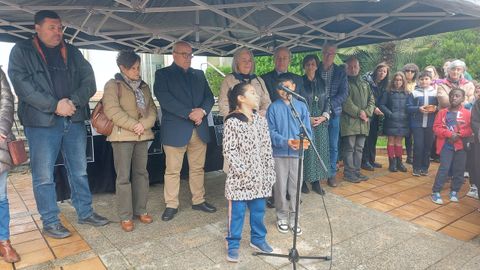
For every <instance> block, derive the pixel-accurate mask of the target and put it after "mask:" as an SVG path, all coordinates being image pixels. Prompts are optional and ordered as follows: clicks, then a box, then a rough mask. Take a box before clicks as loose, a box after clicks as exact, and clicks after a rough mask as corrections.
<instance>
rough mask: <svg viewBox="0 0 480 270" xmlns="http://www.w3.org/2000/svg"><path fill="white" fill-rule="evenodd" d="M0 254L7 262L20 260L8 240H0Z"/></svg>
mask: <svg viewBox="0 0 480 270" xmlns="http://www.w3.org/2000/svg"><path fill="white" fill-rule="evenodd" d="M0 255H1V256H2V257H3V260H4V261H6V262H7V263H16V262H18V261H20V256H18V253H17V251H16V250H15V249H14V248H13V247H12V245H11V244H10V240H5V241H0Z"/></svg>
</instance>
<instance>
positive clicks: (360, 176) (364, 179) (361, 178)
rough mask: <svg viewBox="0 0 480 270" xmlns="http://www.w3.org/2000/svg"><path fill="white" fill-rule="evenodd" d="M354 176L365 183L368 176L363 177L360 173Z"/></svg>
mask: <svg viewBox="0 0 480 270" xmlns="http://www.w3.org/2000/svg"><path fill="white" fill-rule="evenodd" d="M355 176H356V177H357V179H358V180H360V181H367V180H368V176H366V175H363V174H361V173H356V174H355Z"/></svg>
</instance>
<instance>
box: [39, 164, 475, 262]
mask: <svg viewBox="0 0 480 270" xmlns="http://www.w3.org/2000/svg"><path fill="white" fill-rule="evenodd" d="M224 181H225V175H224V174H223V173H220V172H212V173H208V174H207V179H206V190H207V200H208V201H209V202H211V203H213V204H214V205H216V206H217V208H218V211H217V213H214V214H206V213H202V212H198V211H194V210H192V209H191V204H190V192H189V190H188V183H187V182H186V181H182V185H181V195H180V199H181V205H180V209H179V213H178V214H177V215H176V217H175V218H174V219H173V220H171V221H169V222H163V221H161V220H160V215H161V214H162V212H163V210H164V207H165V206H164V203H163V185H155V186H152V187H151V188H150V193H149V204H148V210H149V212H150V213H151V214H153V216H154V218H155V220H154V222H153V223H152V224H149V225H144V224H140V223H139V222H136V224H135V225H136V227H135V230H134V231H133V232H131V233H125V232H123V231H122V230H121V228H120V226H119V224H118V221H119V219H118V217H117V216H116V209H115V200H114V195H113V194H99V195H95V196H94V204H95V209H96V211H97V212H98V213H101V214H102V215H105V216H107V217H108V218H110V219H111V220H112V221H113V223H112V224H110V225H108V226H105V227H102V228H92V227H90V226H85V225H79V224H77V223H76V216H75V211H74V209H73V208H72V207H71V206H70V205H69V204H68V203H63V204H61V208H62V209H63V211H62V212H63V213H64V215H65V217H66V218H67V219H68V220H69V221H70V223H71V224H72V225H73V226H74V227H75V229H76V230H77V231H78V232H79V233H80V235H81V236H82V237H83V238H84V239H85V240H86V241H87V243H88V244H89V245H90V246H91V248H92V251H93V252H94V253H95V254H97V255H98V256H99V257H100V259H101V260H102V261H103V263H104V264H105V266H106V267H107V268H108V269H171V270H173V269H182V270H183V269H266V270H267V269H281V270H284V269H292V265H291V264H290V262H289V261H288V260H287V259H282V258H273V257H256V256H252V255H251V253H252V252H253V250H252V249H251V248H250V247H249V245H248V240H249V226H248V220H246V222H245V226H244V233H243V235H244V239H243V240H242V244H241V250H240V262H239V263H236V264H235V263H229V262H227V261H226V260H225V257H226V251H225V241H224V237H225V234H226V207H225V206H226V201H225V199H224V196H223V189H224ZM324 199H325V204H326V207H327V209H328V213H329V216H330V221H331V226H332V229H333V261H331V262H324V261H318V260H301V261H300V262H299V263H298V265H297V266H298V267H297V269H308V270H311V269H329V267H330V263H332V269H359V270H360V269H369V270H370V269H382V270H383V269H402V270H403V269H466V270H467V269H472V270H478V269H480V239H479V238H478V237H477V238H476V239H473V240H471V241H469V242H464V241H460V240H456V239H454V238H451V237H449V236H447V235H445V234H442V233H438V232H435V231H432V230H429V229H426V228H423V227H420V226H418V225H415V224H412V223H409V222H407V221H403V220H401V219H398V218H396V217H393V216H391V215H388V214H385V213H382V212H379V211H376V210H373V209H369V208H367V207H365V206H362V205H359V204H356V203H353V202H351V201H349V200H347V199H344V198H343V197H341V196H338V195H335V194H333V193H331V192H328V194H327V195H326V196H325V197H324ZM302 200H303V203H302V205H301V215H300V223H301V225H302V228H303V235H301V236H300V237H299V238H298V246H297V248H298V251H299V253H300V254H301V255H308V256H316V255H322V256H324V255H330V231H329V224H328V221H327V217H326V214H325V211H324V209H323V202H322V198H321V197H320V196H318V195H316V194H312V193H310V194H307V195H304V196H303V197H302ZM266 224H267V229H268V234H267V239H268V241H269V243H270V244H271V245H272V246H273V247H274V248H275V252H280V253H287V252H288V249H289V247H290V246H291V241H292V238H293V237H292V235H291V234H287V235H286V234H281V233H279V232H278V231H277V230H276V227H275V216H274V211H273V209H269V210H267V214H266ZM81 255H82V254H80V255H79V256H81ZM47 266H48V265H43V266H42V265H37V266H35V267H33V268H32V269H48V267H47Z"/></svg>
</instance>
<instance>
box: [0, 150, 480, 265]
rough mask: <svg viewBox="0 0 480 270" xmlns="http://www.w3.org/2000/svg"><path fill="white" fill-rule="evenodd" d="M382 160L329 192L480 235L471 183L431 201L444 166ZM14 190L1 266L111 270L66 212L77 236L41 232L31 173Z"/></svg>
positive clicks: (13, 180)
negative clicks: (392, 165) (395, 168)
mask: <svg viewBox="0 0 480 270" xmlns="http://www.w3.org/2000/svg"><path fill="white" fill-rule="evenodd" d="M378 159H379V161H380V162H381V163H382V164H383V165H384V166H383V167H384V168H382V169H377V170H376V171H375V172H364V173H365V174H367V175H369V176H370V177H371V179H370V180H369V181H366V182H362V183H359V184H352V183H348V182H342V181H341V180H340V179H341V177H342V175H341V173H340V174H339V176H338V179H339V180H340V183H339V187H337V188H334V189H329V192H332V193H335V194H338V195H341V196H343V197H345V198H347V199H349V200H351V201H353V202H355V203H358V204H361V205H364V206H366V207H368V208H372V209H376V210H378V211H381V212H385V213H387V214H389V215H392V216H396V217H398V218H400V219H403V220H407V221H409V222H412V223H415V224H418V225H420V226H423V227H426V228H429V229H431V230H434V231H439V232H441V233H444V234H447V235H449V236H452V237H454V238H457V239H460V240H464V241H468V240H470V239H473V238H475V237H476V236H478V235H480V212H478V211H477V209H478V208H480V203H479V201H477V200H474V199H472V198H469V197H466V196H465V194H466V192H467V188H468V185H464V186H463V188H462V191H461V193H460V195H461V198H460V202H459V203H450V202H449V201H448V198H447V194H448V186H447V187H445V190H444V191H443V192H442V196H443V198H444V200H445V201H446V203H445V204H444V205H442V206H440V205H436V204H434V203H432V202H431V201H430V198H429V194H430V192H431V186H432V183H433V180H434V174H435V171H436V169H437V167H438V164H435V163H433V164H432V168H431V170H430V176H428V177H414V176H412V175H411V173H401V172H398V173H389V172H388V171H387V169H386V167H387V164H386V163H387V160H386V159H385V158H383V157H379V158H378ZM409 169H410V170H411V168H410V166H409ZM8 192H9V200H10V211H11V216H12V219H11V224H10V229H11V241H12V243H13V245H14V247H15V248H16V249H17V251H18V252H19V253H20V255H21V257H22V260H21V261H20V262H19V263H16V264H15V265H13V264H7V263H4V262H3V261H2V260H0V270H3V269H23V268H30V267H32V266H39V267H40V266H42V265H43V266H44V265H45V263H49V265H51V266H52V267H51V268H53V269H65V270H67V269H68V270H70V269H89V270H90V269H91V270H95V269H106V267H105V265H104V262H102V260H101V259H100V258H99V257H98V256H97V255H96V254H95V252H94V251H93V250H92V249H91V247H90V246H89V245H88V243H87V242H86V241H85V240H84V239H83V237H82V235H80V234H79V233H78V232H77V231H76V230H75V228H74V227H73V226H72V225H71V224H70V223H69V221H68V220H67V219H66V218H64V217H63V216H62V222H63V224H64V225H65V226H66V227H67V228H68V229H70V230H71V231H72V232H73V236H71V237H69V238H66V239H61V240H58V239H52V238H49V237H45V236H43V235H42V234H41V233H40V231H41V226H42V225H41V222H40V220H39V215H38V212H37V210H36V206H35V200H34V197H33V193H32V187H31V175H30V174H29V173H15V174H12V175H11V176H10V178H9V185H8ZM42 269H45V268H42ZM47 269H50V268H47Z"/></svg>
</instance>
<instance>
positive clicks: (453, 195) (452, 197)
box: [450, 191, 458, 202]
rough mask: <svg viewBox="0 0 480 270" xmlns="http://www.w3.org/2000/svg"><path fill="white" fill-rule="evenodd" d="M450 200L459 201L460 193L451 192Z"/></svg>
mask: <svg viewBox="0 0 480 270" xmlns="http://www.w3.org/2000/svg"><path fill="white" fill-rule="evenodd" d="M450 201H451V202H458V194H457V192H456V191H451V192H450Z"/></svg>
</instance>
